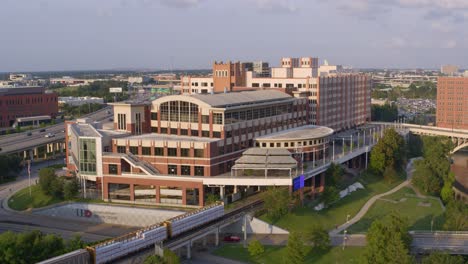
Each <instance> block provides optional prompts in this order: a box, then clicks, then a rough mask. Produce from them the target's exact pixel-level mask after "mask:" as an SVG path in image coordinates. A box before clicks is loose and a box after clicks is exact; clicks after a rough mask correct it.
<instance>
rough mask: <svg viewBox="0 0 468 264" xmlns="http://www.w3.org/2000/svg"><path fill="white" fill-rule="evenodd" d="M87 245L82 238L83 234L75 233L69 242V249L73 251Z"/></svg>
mask: <svg viewBox="0 0 468 264" xmlns="http://www.w3.org/2000/svg"><path fill="white" fill-rule="evenodd" d="M85 246H86V244H85V242H83V240H81V236H80V235H74V236H73V237H72V239H70V240H69V241H68V243H67V251H69V252H71V251H73V250H77V249H80V248H84V247H85Z"/></svg>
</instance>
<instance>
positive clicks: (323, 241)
mask: <svg viewBox="0 0 468 264" xmlns="http://www.w3.org/2000/svg"><path fill="white" fill-rule="evenodd" d="M309 238H310V242H312V244H313V245H314V248H317V249H319V250H327V249H328V248H329V247H330V236H329V235H328V232H327V230H325V228H323V227H322V226H318V225H316V226H314V227H312V230H311V231H310V234H309Z"/></svg>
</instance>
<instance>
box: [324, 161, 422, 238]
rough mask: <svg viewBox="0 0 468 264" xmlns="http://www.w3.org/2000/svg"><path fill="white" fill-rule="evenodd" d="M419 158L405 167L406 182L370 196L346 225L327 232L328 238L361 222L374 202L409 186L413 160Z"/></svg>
mask: <svg viewBox="0 0 468 264" xmlns="http://www.w3.org/2000/svg"><path fill="white" fill-rule="evenodd" d="M418 159H420V158H413V159H411V160H410V162H409V163H408V165H407V166H406V176H407V178H406V180H405V181H404V182H402V183H400V184H399V185H398V186H396V187H395V188H393V189H391V190H390V191H388V192H385V193H381V194H377V195H375V196H372V198H370V199H369V200H368V201H367V202H366V203H365V204H364V206H363V207H362V208H361V210H359V212H358V213H357V214H356V215H355V216H354V217H353V218H351V219H350V220H349V221H348V222H347V223H344V224H342V225H341V226H339V227H338V228H336V229H333V230H331V231H330V232H329V234H330V236H335V235H338V234H339V233H340V232H342V231H343V230H345V229H347V228H348V227H350V226H352V225H354V224H355V223H357V222H358V221H359V220H361V218H362V217H363V216H364V215H366V213H367V211H368V210H369V208H371V206H372V205H373V204H374V203H375V201H377V200H378V199H380V198H382V197H384V196H387V195H389V194H392V193H395V192H397V191H399V190H401V188H403V187H405V186H408V185H410V183H411V177H412V175H413V172H414V169H413V163H414V161H415V160H418Z"/></svg>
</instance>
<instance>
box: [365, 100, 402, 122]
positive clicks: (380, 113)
mask: <svg viewBox="0 0 468 264" xmlns="http://www.w3.org/2000/svg"><path fill="white" fill-rule="evenodd" d="M397 118H398V107H397V106H396V104H394V103H392V104H384V105H382V106H381V105H372V106H371V119H372V121H382V122H393V121H395V120H397Z"/></svg>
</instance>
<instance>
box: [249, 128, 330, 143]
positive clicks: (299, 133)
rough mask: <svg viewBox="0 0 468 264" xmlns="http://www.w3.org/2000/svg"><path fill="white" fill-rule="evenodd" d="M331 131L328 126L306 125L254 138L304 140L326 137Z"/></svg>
mask: <svg viewBox="0 0 468 264" xmlns="http://www.w3.org/2000/svg"><path fill="white" fill-rule="evenodd" d="M333 132H334V131H333V129H331V128H329V127H325V126H314V125H307V126H301V127H296V128H292V129H288V130H283V131H279V132H275V133H273V134H269V135H265V136H261V137H257V138H256V140H266V141H271V140H306V139H312V138H323V137H327V136H330V135H332V134H333Z"/></svg>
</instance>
